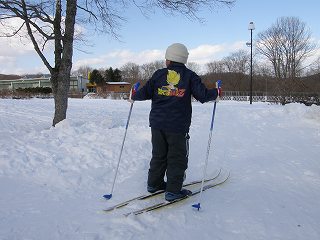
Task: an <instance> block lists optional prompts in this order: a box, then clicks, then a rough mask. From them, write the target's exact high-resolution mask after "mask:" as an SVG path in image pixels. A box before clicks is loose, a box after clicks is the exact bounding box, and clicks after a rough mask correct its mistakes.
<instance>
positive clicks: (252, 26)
mask: <svg viewBox="0 0 320 240" xmlns="http://www.w3.org/2000/svg"><path fill="white" fill-rule="evenodd" d="M254 29H255V27H254V23H253V22H250V23H249V27H248V30H250V33H251V41H250V48H251V57H250V104H252V31H253V30H254ZM247 45H249V44H247Z"/></svg>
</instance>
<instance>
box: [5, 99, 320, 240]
mask: <svg viewBox="0 0 320 240" xmlns="http://www.w3.org/2000/svg"><path fill="white" fill-rule="evenodd" d="M129 108H130V104H129V103H128V102H126V101H123V100H99V99H69V108H68V114H67V119H66V120H64V121H63V122H61V123H59V124H58V125H57V126H56V127H55V128H53V127H51V123H52V116H53V110H54V106H53V100H52V99H46V100H41V99H31V100H9V99H0V134H1V139H0V191H1V197H0V207H1V208H0V239H1V240H14V239H19V240H20V239H34V240H38V239H39V240H40V239H41V240H42V239H47V240H56V239H77V240H78V239H85V240H87V239H90V240H91V239H92V240H100V239H101V240H102V239H112V240H113V239H116V240H117V239H120V240H122V239H137V240H138V239H154V240H156V239H159V240H160V239H161V240H162V239H172V238H174V239H178V240H180V239H181V240H182V239H183V240H185V239H197V238H199V237H201V238H202V239H221V240H234V239H237V240H248V239H250V240H251V239H252V240H257V239H266V240H267V239H268V240H269V239H279V240H280V239H281V240H286V239H288V240H291V239H294V240H295V239H299V240H311V239H314V240H316V239H320V230H319V229H320V228H319V222H320V209H319V207H318V205H319V201H320V191H319V187H320V161H319V159H320V158H319V152H320V107H318V106H311V107H306V106H304V105H301V104H289V105H286V106H280V105H272V104H267V103H253V104H252V105H249V104H248V103H241V102H232V101H220V102H219V103H218V104H217V110H216V116H215V123H214V129H213V138H212V144H211V151H210V157H209V163H208V169H207V176H212V175H214V173H216V171H217V169H219V168H220V167H222V168H223V170H225V171H229V170H230V171H231V177H230V179H229V181H228V182H227V183H225V184H224V185H223V186H219V187H217V188H213V189H210V190H208V191H206V192H204V194H203V198H202V203H201V206H202V209H201V210H200V211H194V210H193V209H192V208H191V205H192V204H193V203H195V202H196V201H197V198H191V199H187V200H186V201H184V202H183V203H179V204H176V205H175V206H171V207H167V208H165V209H162V210H160V211H154V212H151V213H146V214H143V215H138V216H129V217H124V216H122V214H123V213H125V212H128V211H129V210H132V209H137V208H139V207H141V206H143V205H145V204H146V203H145V202H137V203H133V204H131V205H130V206H127V207H126V208H123V209H119V210H118V211H114V212H110V213H103V212H102V211H101V210H102V209H104V208H107V207H109V206H111V205H114V204H116V203H118V202H121V201H123V200H127V199H129V198H131V197H134V196H136V195H138V194H143V193H145V188H146V178H147V171H148V166H149V160H150V157H151V143H150V138H151V134H150V129H149V127H148V125H149V123H148V115H149V111H150V102H149V101H146V102H135V104H134V108H133V112H132V116H131V121H130V124H129V128H128V132H127V138H126V141H125V146H124V150H123V154H122V158H121V164H120V168H119V173H118V177H117V181H116V185H115V190H114V193H113V198H112V199H111V200H109V201H105V200H104V199H102V195H104V194H109V193H110V192H108V191H110V190H111V185H112V182H113V178H114V174H115V169H116V166H117V161H118V158H119V152H120V147H121V143H122V140H123V136H124V132H125V126H126V121H127V118H128V112H129ZM212 108H213V104H212V103H206V104H200V103H197V102H194V103H193V118H192V126H191V129H190V136H191V139H190V157H189V168H188V170H187V180H186V181H192V180H198V179H201V178H202V174H203V164H204V160H205V154H206V148H207V141H208V136H209V129H210V121H211V114H212ZM160 199H161V197H160V198H159V199H157V198H156V199H153V200H151V202H156V201H159V200H160Z"/></svg>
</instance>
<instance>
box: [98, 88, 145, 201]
mask: <svg viewBox="0 0 320 240" xmlns="http://www.w3.org/2000/svg"><path fill="white" fill-rule="evenodd" d="M139 86H140V83H139V82H137V83H136V84H134V85H133V87H132V90H131V92H130V98H131V93H132V91H137V90H138V88H139ZM132 108H133V102H131V106H130V110H129V116H128V120H127V124H126V130H125V132H124V137H123V140H122V144H121V150H120V154H119V159H118V164H117V169H116V173H115V176H114V179H113V183H112V188H111V193H110V194H106V195H103V197H104V198H105V199H111V198H112V193H113V189H114V185H115V182H116V178H117V175H118V171H119V166H120V160H121V155H122V152H123V146H124V142H125V140H126V136H127V130H128V126H129V122H130V117H131V112H132Z"/></svg>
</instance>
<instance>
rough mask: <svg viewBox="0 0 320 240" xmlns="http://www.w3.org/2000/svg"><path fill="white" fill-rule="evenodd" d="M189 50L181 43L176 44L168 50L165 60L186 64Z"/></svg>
mask: <svg viewBox="0 0 320 240" xmlns="http://www.w3.org/2000/svg"><path fill="white" fill-rule="evenodd" d="M188 55H189V53H188V49H187V48H186V46H185V45H183V44H181V43H174V44H172V45H170V46H169V47H168V48H167V51H166V56H165V58H166V59H167V60H170V61H173V62H178V63H183V64H186V63H187V60H188Z"/></svg>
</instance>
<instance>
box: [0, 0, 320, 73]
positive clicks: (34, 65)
mask: <svg viewBox="0 0 320 240" xmlns="http://www.w3.org/2000/svg"><path fill="white" fill-rule="evenodd" d="M319 9H320V1H319V0H305V1H301V0H268V1H256V0H237V1H236V3H235V5H234V6H233V7H232V8H230V9H229V8H225V7H224V8H218V9H216V10H214V11H209V10H207V9H202V11H201V12H200V13H199V16H200V17H201V18H202V19H203V20H204V22H202V23H200V22H199V21H196V20H190V19H188V18H186V17H184V16H181V15H175V16H170V15H166V14H164V13H163V12H162V11H161V10H159V9H157V10H156V11H155V12H153V13H149V14H148V16H147V17H146V16H144V15H142V14H141V12H140V10H139V9H137V8H136V7H135V6H130V7H129V8H128V9H126V10H124V11H123V13H124V17H125V18H126V20H127V21H126V22H123V23H122V26H121V28H120V29H119V31H118V34H119V35H120V41H119V40H117V39H114V38H112V37H110V36H108V35H94V34H92V33H91V32H89V31H86V30H83V32H84V33H85V34H86V33H87V36H86V39H87V43H86V44H85V45H84V44H81V45H79V44H77V45H76V50H75V51H74V63H73V66H74V68H73V70H75V69H77V68H78V67H79V66H84V65H87V66H90V67H93V68H107V67H113V68H116V67H121V66H122V65H123V64H125V63H127V62H134V63H137V64H143V63H147V62H152V61H155V60H161V59H163V58H164V53H165V50H166V48H167V46H168V45H170V44H172V43H174V42H181V43H183V44H185V45H186V46H187V47H188V49H189V52H190V55H189V61H192V62H196V63H199V64H205V63H207V62H210V61H214V60H220V59H221V58H223V57H225V56H228V55H229V54H230V53H231V52H234V51H237V50H240V49H245V50H249V49H248V47H247V46H246V44H245V43H246V42H248V41H249V40H250V31H249V30H248V24H249V22H251V21H253V22H254V23H255V27H256V29H255V30H254V31H253V38H255V36H256V35H257V33H259V32H262V31H264V30H266V29H267V28H269V27H270V26H271V25H272V24H273V23H275V22H276V20H277V19H278V18H280V17H298V18H299V19H300V20H301V21H302V22H305V23H306V26H307V27H308V28H310V31H311V33H312V38H313V41H315V42H316V43H317V44H318V46H319V47H320V26H319V22H320V17H319V15H320V14H319ZM0 46H1V47H0V73H2V74H25V73H39V72H41V73H47V72H48V71H47V70H46V68H45V66H44V65H43V63H42V62H41V61H40V58H39V57H38V56H37V55H36V53H35V52H34V50H33V47H32V45H31V44H30V43H28V41H26V40H24V39H17V38H15V39H13V38H11V39H5V38H0ZM48 51H49V52H50V49H48ZM51 51H52V49H51ZM316 56H320V51H317V52H316V55H315V57H316ZM50 60H52V59H50Z"/></svg>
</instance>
